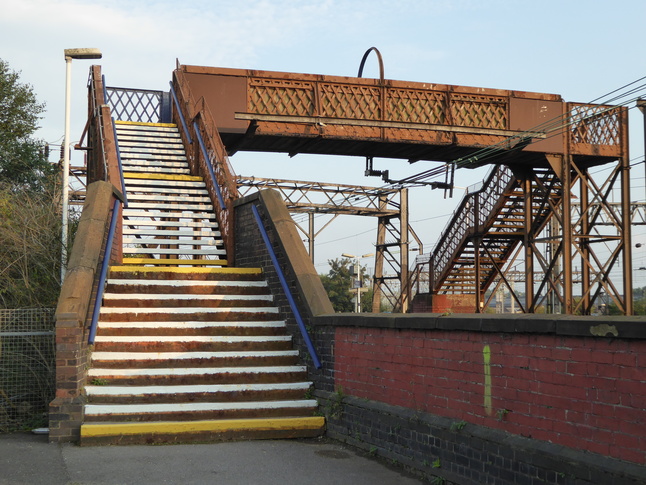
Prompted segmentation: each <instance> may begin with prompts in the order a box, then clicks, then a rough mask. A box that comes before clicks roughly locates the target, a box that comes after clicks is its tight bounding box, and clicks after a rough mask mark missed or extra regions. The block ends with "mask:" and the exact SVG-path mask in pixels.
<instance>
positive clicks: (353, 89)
mask: <svg viewBox="0 0 646 485" xmlns="http://www.w3.org/2000/svg"><path fill="white" fill-rule="evenodd" d="M320 90H321V93H320V95H321V113H320V114H321V116H328V117H334V118H349V119H362V120H379V119H381V103H380V90H379V88H377V87H371V86H363V85H350V84H332V83H321V84H320Z"/></svg>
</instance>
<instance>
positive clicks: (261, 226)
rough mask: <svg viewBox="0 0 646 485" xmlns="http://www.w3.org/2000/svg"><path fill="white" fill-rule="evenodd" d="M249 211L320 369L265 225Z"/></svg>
mask: <svg viewBox="0 0 646 485" xmlns="http://www.w3.org/2000/svg"><path fill="white" fill-rule="evenodd" d="M251 210H252V212H253V215H254V218H255V219H256V223H257V224H258V229H259V230H260V234H261V236H262V240H263V241H264V243H265V247H266V248H267V252H268V253H269V257H270V258H271V262H272V264H273V265H274V269H275V270H276V274H277V275H278V279H279V280H280V284H281V286H282V287H283V291H284V292H285V296H286V297H287V301H288V302H289V306H290V308H291V309H292V313H293V314H294V318H295V319H296V323H297V324H298V328H299V329H300V331H301V335H302V336H303V339H304V340H305V345H307V350H308V351H309V353H310V356H311V357H312V362H313V363H314V367H316V368H317V369H320V368H321V361H320V360H319V357H318V354H317V353H316V349H315V348H314V345H313V344H312V340H311V339H310V334H309V333H308V331H307V328H306V327H305V323H304V322H303V319H302V317H301V314H300V312H299V311H298V307H297V306H296V301H295V300H294V296H293V295H292V292H291V291H290V289H289V285H288V284H287V280H286V279H285V275H284V274H283V270H282V269H281V268H280V264H278V258H277V257H276V253H275V252H274V248H273V246H272V245H271V242H270V241H269V236H268V235H267V231H266V230H265V225H264V224H263V222H262V219H261V218H260V214H259V213H258V208H257V207H256V206H255V205H252V206H251Z"/></svg>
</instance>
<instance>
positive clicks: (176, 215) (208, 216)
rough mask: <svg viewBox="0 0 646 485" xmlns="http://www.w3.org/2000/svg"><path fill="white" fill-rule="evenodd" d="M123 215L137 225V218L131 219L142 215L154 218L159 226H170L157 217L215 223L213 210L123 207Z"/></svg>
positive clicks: (129, 221) (130, 222) (131, 223)
mask: <svg viewBox="0 0 646 485" xmlns="http://www.w3.org/2000/svg"><path fill="white" fill-rule="evenodd" d="M201 210H204V208H201ZM123 216H124V217H128V218H130V219H129V220H128V223H129V224H130V225H138V224H139V221H138V220H133V218H135V217H142V218H146V219H156V220H155V222H157V225H158V226H159V225H161V226H166V227H172V226H171V225H169V224H166V221H163V220H159V219H178V220H185V219H193V220H200V221H213V224H215V214H214V213H213V212H175V211H170V210H169V211H168V212H161V211H150V210H133V209H123Z"/></svg>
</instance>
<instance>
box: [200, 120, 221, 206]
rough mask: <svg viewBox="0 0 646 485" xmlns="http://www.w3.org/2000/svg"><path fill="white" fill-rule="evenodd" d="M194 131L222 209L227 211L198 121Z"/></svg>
mask: <svg viewBox="0 0 646 485" xmlns="http://www.w3.org/2000/svg"><path fill="white" fill-rule="evenodd" d="M193 129H194V130H195V137H196V138H197V142H198V144H199V145H200V149H201V150H202V155H203V156H204V161H205V162H206V166H207V168H208V169H209V173H210V174H211V181H212V182H213V185H214V186H215V194H216V195H217V197H218V202H220V207H221V208H222V210H224V211H226V210H227V206H226V205H225V203H224V197H222V192H221V191H220V185H219V184H218V179H217V178H216V176H215V172H214V171H213V164H212V163H211V157H209V153H208V152H207V150H206V145H204V140H203V139H202V135H201V134H200V130H199V127H198V125H197V121H194V122H193Z"/></svg>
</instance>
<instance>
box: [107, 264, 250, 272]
mask: <svg viewBox="0 0 646 485" xmlns="http://www.w3.org/2000/svg"><path fill="white" fill-rule="evenodd" d="M110 271H120V272H124V273H125V272H132V273H142V272H143V273H165V272H168V273H235V274H261V273H262V269H260V268H222V267H214V268H186V267H183V268H177V267H174V266H170V267H167V268H164V267H159V266H134V265H133V266H110Z"/></svg>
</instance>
